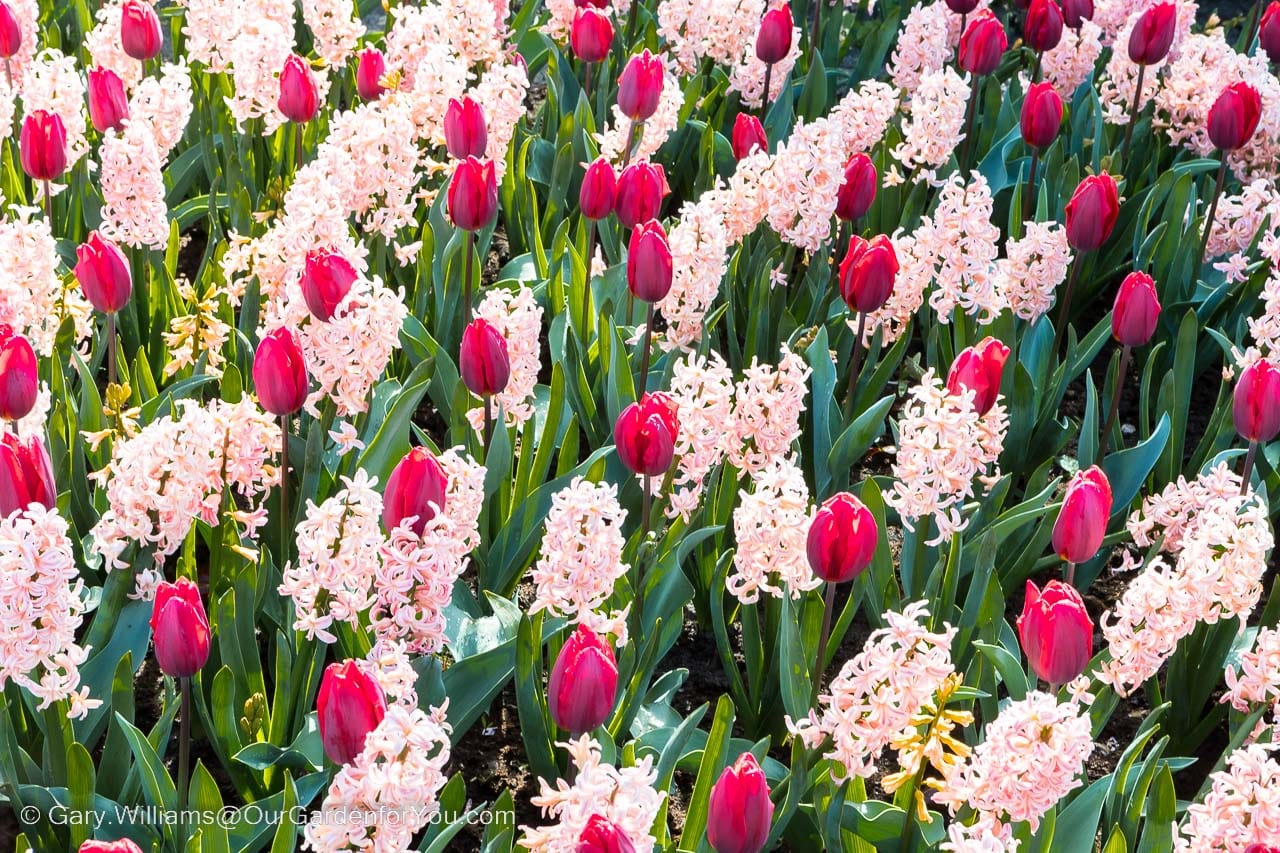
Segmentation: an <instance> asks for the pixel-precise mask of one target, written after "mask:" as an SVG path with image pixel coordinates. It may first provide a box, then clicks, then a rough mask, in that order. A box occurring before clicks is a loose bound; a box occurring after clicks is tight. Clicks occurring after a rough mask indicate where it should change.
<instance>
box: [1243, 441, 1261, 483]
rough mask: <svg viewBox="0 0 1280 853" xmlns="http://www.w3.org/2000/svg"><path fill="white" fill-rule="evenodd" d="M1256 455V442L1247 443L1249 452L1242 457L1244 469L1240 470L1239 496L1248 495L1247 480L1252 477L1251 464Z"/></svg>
mask: <svg viewBox="0 0 1280 853" xmlns="http://www.w3.org/2000/svg"><path fill="white" fill-rule="evenodd" d="M1257 455H1258V442H1257V440H1256V439H1255V440H1254V441H1250V442H1249V452H1248V453H1246V454H1245V455H1244V467H1243V468H1242V469H1241V470H1240V494H1242V495H1247V494H1248V493H1249V478H1250V477H1251V476H1252V475H1253V462H1254V459H1255V458H1256V457H1257Z"/></svg>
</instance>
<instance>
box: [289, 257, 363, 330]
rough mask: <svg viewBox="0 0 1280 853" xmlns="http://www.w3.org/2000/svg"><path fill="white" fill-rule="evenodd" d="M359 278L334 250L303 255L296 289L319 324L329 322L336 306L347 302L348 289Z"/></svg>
mask: <svg viewBox="0 0 1280 853" xmlns="http://www.w3.org/2000/svg"><path fill="white" fill-rule="evenodd" d="M359 277H360V276H359V273H357V272H356V268H355V267H353V266H352V265H351V262H350V261H348V260H347V259H346V257H344V256H343V254H342V253H341V252H339V251H338V250H337V249H330V248H321V249H312V250H311V251H309V252H307V258H306V262H305V264H304V265H303V268H302V280H301V281H300V282H299V286H300V287H301V288H302V298H303V300H304V301H305V302H306V303H307V309H308V310H309V311H311V316H313V317H315V318H316V319H317V320H319V321H320V322H322V323H327V322H329V321H330V320H332V319H333V314H334V312H335V311H337V310H338V305H339V304H341V303H342V300H343V299H346V298H347V294H348V293H350V292H351V285H352V284H354V283H355V280H356V279H357V278H359Z"/></svg>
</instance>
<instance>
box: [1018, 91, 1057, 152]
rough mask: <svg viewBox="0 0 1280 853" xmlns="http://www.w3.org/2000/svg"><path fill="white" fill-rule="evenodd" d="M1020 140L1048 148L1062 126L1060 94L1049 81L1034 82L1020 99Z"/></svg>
mask: <svg viewBox="0 0 1280 853" xmlns="http://www.w3.org/2000/svg"><path fill="white" fill-rule="evenodd" d="M1021 127H1022V140H1023V141H1024V142H1026V143H1027V144H1028V145H1030V146H1031V147H1032V148H1041V149H1044V148H1048V147H1049V146H1050V145H1052V144H1053V140H1054V139H1055V138H1057V136H1058V129H1059V128H1061V127H1062V96H1061V95H1059V94H1058V90H1057V89H1055V88H1053V84H1052V83H1049V82H1045V83H1036V84H1034V85H1032V86H1031V88H1029V89H1028V90H1027V97H1026V98H1024V99H1023V101H1022V120H1021Z"/></svg>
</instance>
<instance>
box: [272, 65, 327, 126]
mask: <svg viewBox="0 0 1280 853" xmlns="http://www.w3.org/2000/svg"><path fill="white" fill-rule="evenodd" d="M276 106H277V107H278V108H279V110H280V112H281V113H283V114H284V117H285V118H287V119H288V120H289V121H291V122H295V123H297V124H306V123H307V122H309V121H311V120H312V119H313V118H315V117H316V113H317V112H319V111H320V90H319V88H318V87H317V85H316V78H315V75H314V74H312V73H311V65H310V64H308V62H307V61H306V60H305V59H303V58H302V57H301V56H298V54H296V53H291V54H289V58H288V59H286V60H285V61H284V69H283V70H281V72H280V97H279V98H278V99H277V100H276Z"/></svg>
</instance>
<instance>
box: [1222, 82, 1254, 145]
mask: <svg viewBox="0 0 1280 853" xmlns="http://www.w3.org/2000/svg"><path fill="white" fill-rule="evenodd" d="M1261 118H1262V98H1261V97H1259V95H1258V90H1257V89H1255V88H1253V87H1252V86H1250V85H1249V84H1248V83H1232V84H1231V85H1230V86H1228V87H1227V88H1225V89H1223V90H1222V94H1221V95H1219V96H1218V100H1216V101H1214V102H1213V106H1212V107H1210V108H1209V141H1210V142H1212V143H1213V145H1214V147H1215V148H1220V149H1222V150H1223V151H1235V150H1237V149H1240V148H1243V147H1245V145H1247V144H1248V143H1249V140H1250V139H1252V138H1253V134H1254V132H1255V131H1256V130H1257V129H1258V120H1259V119H1261Z"/></svg>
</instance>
